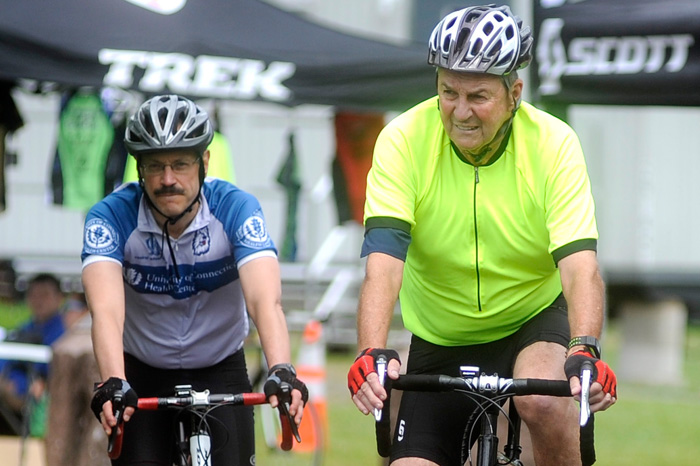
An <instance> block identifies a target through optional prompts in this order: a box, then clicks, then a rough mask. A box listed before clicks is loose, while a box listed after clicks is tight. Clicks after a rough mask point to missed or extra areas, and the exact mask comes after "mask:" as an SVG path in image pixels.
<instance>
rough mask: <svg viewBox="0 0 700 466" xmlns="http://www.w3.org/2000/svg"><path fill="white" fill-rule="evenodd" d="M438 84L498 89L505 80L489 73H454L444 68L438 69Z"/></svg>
mask: <svg viewBox="0 0 700 466" xmlns="http://www.w3.org/2000/svg"><path fill="white" fill-rule="evenodd" d="M437 81H438V83H445V84H447V85H450V86H453V87H454V86H480V87H498V86H501V85H502V83H503V78H502V77H501V76H497V75H495V74H489V73H470V72H464V71H452V70H446V69H444V68H438V69H437Z"/></svg>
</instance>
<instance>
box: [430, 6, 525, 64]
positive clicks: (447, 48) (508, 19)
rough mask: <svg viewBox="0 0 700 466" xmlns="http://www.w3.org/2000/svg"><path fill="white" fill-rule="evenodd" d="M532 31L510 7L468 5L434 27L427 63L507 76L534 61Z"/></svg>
mask: <svg viewBox="0 0 700 466" xmlns="http://www.w3.org/2000/svg"><path fill="white" fill-rule="evenodd" d="M532 42H533V39H532V33H531V31H530V28H529V27H527V26H525V27H524V26H523V24H522V20H521V19H520V18H518V17H517V16H515V15H513V13H511V11H510V8H509V7H508V6H505V5H504V6H500V7H497V6H495V5H486V6H473V7H467V8H464V9H462V10H459V11H455V12H453V13H450V14H448V15H447V16H445V17H444V18H443V19H442V20H441V21H440V22H439V23H438V24H437V26H435V29H433V32H432V34H431V36H430V41H429V44H428V63H429V64H431V65H435V66H438V67H441V68H446V69H449V70H453V71H467V72H476V73H489V74H495V75H499V76H505V75H508V74H509V73H511V72H513V71H515V70H518V69H520V68H524V67H525V66H527V65H528V64H529V63H530V61H531V60H532Z"/></svg>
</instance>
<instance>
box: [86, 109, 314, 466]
mask: <svg viewBox="0 0 700 466" xmlns="http://www.w3.org/2000/svg"><path fill="white" fill-rule="evenodd" d="M212 136H213V129H212V125H211V122H210V120H209V117H208V115H207V114H206V112H204V111H203V110H202V109H201V108H200V107H199V106H197V105H196V104H195V103H194V102H192V101H190V100H189V99H186V98H183V97H180V96H175V95H164V96H156V97H153V98H151V99H149V100H148V101H146V102H145V103H144V104H143V105H142V106H141V107H140V108H139V109H138V111H137V112H136V114H135V115H133V116H132V118H131V119H130V120H129V122H128V126H127V129H126V133H125V137H124V142H125V144H126V147H127V149H128V150H129V152H130V153H131V154H132V155H133V156H134V157H135V158H136V162H137V167H138V175H139V181H138V182H137V183H136V182H134V183H129V184H125V185H123V186H122V187H120V188H119V189H118V190H117V191H115V192H113V193H112V194H110V195H109V196H107V197H106V198H105V199H103V200H102V201H101V202H99V203H97V204H96V205H95V206H94V207H93V208H92V209H91V210H90V212H89V213H88V215H87V218H86V220H85V229H84V238H83V252H82V261H83V272H82V280H83V285H84V288H85V296H86V298H87V302H88V306H89V309H90V312H91V314H92V321H93V327H92V340H93V345H94V350H95V355H96V358H97V363H98V366H99V371H100V376H101V378H102V379H103V382H102V383H100V384H99V385H98V386H97V387H96V390H95V395H94V398H93V401H92V408H93V411H95V414H96V416H98V418H99V419H100V420H101V422H102V425H103V427H104V430H105V432H107V433H109V432H111V430H112V429H114V428H116V427H115V426H116V418H115V416H114V415H113V412H112V403H111V401H112V400H113V397H114V394H115V393H116V392H117V391H121V392H122V393H124V394H125V400H126V404H127V406H129V408H127V409H126V410H125V412H124V420H125V421H128V422H125V424H124V440H123V449H122V453H121V456H120V458H119V459H118V460H114V461H113V464H115V465H121V464H163V465H166V464H167V465H170V464H172V461H173V459H172V457H171V455H172V450H173V445H174V432H173V428H174V425H175V424H174V423H173V418H172V416H173V414H172V413H167V412H166V413H163V414H161V413H155V414H153V415H151V414H150V413H149V415H147V416H146V415H142V416H134V417H133V418H132V417H131V415H132V414H133V406H135V401H136V398H137V395H136V393H138V396H141V397H144V396H146V397H150V396H169V395H172V391H173V387H174V386H175V385H176V384H191V385H192V387H193V389H195V390H198V391H201V390H204V389H210V390H211V391H212V392H218V393H241V392H250V391H251V386H250V382H249V379H248V375H247V370H246V364H245V359H244V354H243V343H244V340H245V338H246V336H247V334H248V327H249V324H248V322H249V320H248V317H250V318H251V319H252V321H253V323H254V324H255V326H256V328H257V330H258V333H259V335H260V340H261V344H262V347H263V350H264V353H265V357H266V359H267V361H268V363H269V365H270V377H273V376H274V377H278V378H279V379H280V380H282V381H286V382H289V383H290V384H291V385H292V387H293V388H294V389H293V391H292V400H291V405H290V413H291V414H292V415H293V416H294V417H295V421H296V422H297V423H299V422H300V421H301V416H302V411H303V404H304V402H305V400H306V399H307V398H308V393H307V390H306V387H305V385H304V384H303V383H302V382H301V381H300V380H298V379H297V378H296V372H295V370H294V367H293V366H292V365H291V363H290V348H289V336H288V333H287V325H286V321H285V317H284V314H283V312H282V306H281V282H280V270H279V264H278V261H277V252H276V249H275V246H274V244H273V242H272V239H271V238H270V236H269V234H268V230H267V226H266V223H265V218H264V216H263V212H262V209H261V207H260V204H259V202H258V201H257V199H256V198H255V197H253V196H252V195H251V194H249V193H246V192H244V191H242V190H240V189H238V188H237V187H236V186H234V185H232V184H230V183H228V182H225V181H222V180H218V179H207V178H205V176H206V173H207V167H208V162H209V152H208V150H206V148H207V146H208V145H209V143H210V142H211V140H212ZM275 380H277V379H275ZM270 401H271V404H272V405H273V406H277V404H278V399H277V397H276V396H272V397H271V400H270ZM212 414H213V416H214V417H216V418H217V419H218V420H219V421H220V422H211V421H210V422H209V425H210V427H211V429H212V444H213V446H214V449H213V464H214V465H216V464H220V465H221V464H225V465H235V464H241V465H249V464H254V448H255V445H254V438H253V411H252V407H245V408H240V407H237V408H233V407H220V408H217V409H216V410H214V411H213V413H212ZM171 433H172V434H173V436H171V435H164V434H171ZM144 439H147V441H144Z"/></svg>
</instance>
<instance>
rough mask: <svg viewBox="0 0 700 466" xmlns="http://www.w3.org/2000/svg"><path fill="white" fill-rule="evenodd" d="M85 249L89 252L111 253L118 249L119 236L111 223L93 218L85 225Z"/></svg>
mask: <svg viewBox="0 0 700 466" xmlns="http://www.w3.org/2000/svg"><path fill="white" fill-rule="evenodd" d="M84 239H85V251H86V252H87V253H89V254H109V253H112V252H114V251H115V250H116V249H117V243H118V239H119V236H118V235H117V232H116V230H115V229H114V228H113V227H112V225H110V224H109V223H107V222H105V221H104V220H102V219H101V218H93V219H92V220H90V221H89V222H88V223H87V224H86V225H85V238H84Z"/></svg>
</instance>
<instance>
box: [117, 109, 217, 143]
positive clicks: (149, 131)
mask: <svg viewBox="0 0 700 466" xmlns="http://www.w3.org/2000/svg"><path fill="white" fill-rule="evenodd" d="M213 137H214V129H213V127H212V124H211V121H210V120H209V115H207V112H205V111H204V110H202V108H201V107H199V106H198V105H197V104H195V103H194V102H192V101H191V100H189V99H187V98H185V97H181V96H177V95H159V96H155V97H152V98H150V99H149V100H147V101H146V102H144V103H143V104H142V105H141V107H139V109H138V110H137V111H136V113H135V114H134V115H133V116H132V117H131V118H130V119H129V123H128V124H127V128H126V132H125V134H124V145H125V146H126V148H127V150H128V151H129V153H130V154H132V155H134V156H138V155H139V154H142V153H147V152H160V151H165V150H173V149H175V150H177V149H192V150H194V151H196V152H197V153H198V154H202V153H203V152H204V151H205V150H206V148H207V147H208V146H209V143H210V142H211V140H212V138H213Z"/></svg>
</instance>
